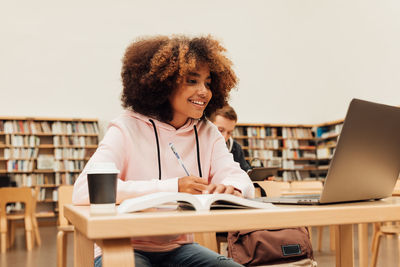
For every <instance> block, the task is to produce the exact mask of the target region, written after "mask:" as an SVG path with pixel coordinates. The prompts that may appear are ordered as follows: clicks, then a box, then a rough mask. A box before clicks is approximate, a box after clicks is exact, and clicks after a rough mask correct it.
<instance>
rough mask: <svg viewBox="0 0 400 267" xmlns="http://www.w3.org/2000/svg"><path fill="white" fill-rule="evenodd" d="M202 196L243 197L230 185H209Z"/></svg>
mask: <svg viewBox="0 0 400 267" xmlns="http://www.w3.org/2000/svg"><path fill="white" fill-rule="evenodd" d="M203 194H231V195H234V196H237V197H243V195H242V193H241V192H240V191H239V190H237V189H236V188H234V187H233V186H231V185H224V184H210V185H209V186H208V187H207V189H206V190H204V191H203Z"/></svg>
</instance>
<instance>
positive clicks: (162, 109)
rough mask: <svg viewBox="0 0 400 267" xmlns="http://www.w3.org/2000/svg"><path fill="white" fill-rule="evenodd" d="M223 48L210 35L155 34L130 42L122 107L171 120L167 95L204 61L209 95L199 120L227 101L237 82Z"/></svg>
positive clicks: (161, 119)
mask: <svg viewBox="0 0 400 267" xmlns="http://www.w3.org/2000/svg"><path fill="white" fill-rule="evenodd" d="M225 51H226V49H225V48H224V47H222V46H221V44H220V43H219V42H218V41H217V40H215V39H213V38H212V37H211V36H206V37H196V38H189V37H187V36H172V37H168V36H154V37H147V38H141V39H139V40H137V41H135V42H133V43H132V44H131V45H130V46H129V47H128V48H127V49H126V52H125V55H124V57H123V60H122V61H123V66H122V72H121V76H122V83H123V91H122V96H121V100H122V106H123V107H124V108H127V109H132V110H134V111H135V112H138V113H141V114H143V115H146V116H150V117H154V118H156V119H158V120H160V121H163V122H170V121H171V120H172V118H173V110H172V107H171V105H170V102H169V99H168V98H169V96H170V95H171V94H172V92H173V90H174V89H175V88H176V87H177V84H178V83H180V82H182V81H183V79H184V77H185V76H186V75H187V74H188V73H189V72H191V71H193V70H195V69H196V67H197V66H198V65H199V64H203V63H204V64H207V65H208V67H209V68H210V75H211V87H210V88H211V91H212V98H211V100H210V102H209V103H208V105H207V107H206V109H205V111H204V115H203V117H202V119H204V118H205V117H209V116H210V115H211V114H212V113H214V112H215V111H216V110H217V109H219V108H221V107H223V106H224V105H225V104H226V103H227V100H228V96H229V92H230V90H231V89H232V88H233V87H235V86H236V83H237V77H236V75H235V73H234V72H233V70H232V62H231V61H230V60H229V59H228V58H227V57H226V56H225V55H224V52H225Z"/></svg>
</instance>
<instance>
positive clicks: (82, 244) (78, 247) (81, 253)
mask: <svg viewBox="0 0 400 267" xmlns="http://www.w3.org/2000/svg"><path fill="white" fill-rule="evenodd" d="M74 255H75V256H74V267H87V266H94V242H93V241H92V240H90V239H88V238H87V237H86V236H85V235H83V234H82V233H81V232H79V230H77V229H76V228H75V231H74Z"/></svg>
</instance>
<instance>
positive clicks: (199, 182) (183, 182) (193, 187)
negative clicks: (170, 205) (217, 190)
mask: <svg viewBox="0 0 400 267" xmlns="http://www.w3.org/2000/svg"><path fill="white" fill-rule="evenodd" d="M207 186H208V182H207V180H205V179H203V178H200V177H197V176H185V177H182V178H179V179H178V192H183V193H189V194H201V193H202V192H203V190H206V189H207Z"/></svg>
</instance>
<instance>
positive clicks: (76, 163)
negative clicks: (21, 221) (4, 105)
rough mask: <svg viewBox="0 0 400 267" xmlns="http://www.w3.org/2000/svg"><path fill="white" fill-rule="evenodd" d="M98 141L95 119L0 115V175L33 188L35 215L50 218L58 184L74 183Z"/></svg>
mask: <svg viewBox="0 0 400 267" xmlns="http://www.w3.org/2000/svg"><path fill="white" fill-rule="evenodd" d="M98 142H99V128H98V121H97V119H82V118H33V117H0V174H1V175H2V176H9V177H10V178H11V181H13V182H15V183H16V185H17V186H29V187H32V188H36V190H37V192H38V203H37V209H36V210H37V215H38V217H53V216H55V212H56V211H57V204H56V203H57V200H58V191H57V189H58V186H59V185H62V184H73V183H74V182H75V179H76V178H77V176H78V175H79V173H80V172H81V170H82V169H83V167H84V166H85V164H86V162H87V161H88V160H89V158H90V156H91V155H92V154H93V153H94V152H95V150H96V148H97V146H98Z"/></svg>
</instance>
